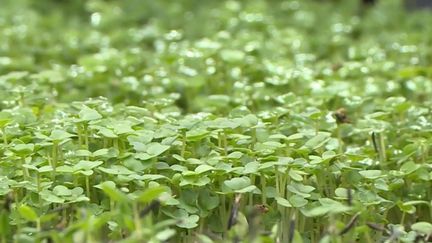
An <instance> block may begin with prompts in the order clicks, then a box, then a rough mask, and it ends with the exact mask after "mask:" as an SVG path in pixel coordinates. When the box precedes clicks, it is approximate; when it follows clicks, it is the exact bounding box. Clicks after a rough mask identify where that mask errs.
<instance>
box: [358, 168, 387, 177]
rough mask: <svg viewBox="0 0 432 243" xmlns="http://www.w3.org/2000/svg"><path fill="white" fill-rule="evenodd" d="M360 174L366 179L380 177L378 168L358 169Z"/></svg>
mask: <svg viewBox="0 0 432 243" xmlns="http://www.w3.org/2000/svg"><path fill="white" fill-rule="evenodd" d="M359 173H360V175H362V176H363V177H364V178H367V179H377V178H380V177H381V173H382V172H381V171H380V170H362V171H359Z"/></svg>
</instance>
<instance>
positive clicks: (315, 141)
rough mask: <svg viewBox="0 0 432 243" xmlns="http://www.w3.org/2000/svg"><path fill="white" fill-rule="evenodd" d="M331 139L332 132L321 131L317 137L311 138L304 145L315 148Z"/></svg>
mask: <svg viewBox="0 0 432 243" xmlns="http://www.w3.org/2000/svg"><path fill="white" fill-rule="evenodd" d="M329 140H330V133H324V132H320V133H318V135H316V136H315V137H313V138H311V139H309V140H308V141H307V142H306V143H305V144H304V147H306V148H309V149H312V150H315V149H318V148H320V147H322V146H324V145H325V144H326V143H327V142H328V141H329Z"/></svg>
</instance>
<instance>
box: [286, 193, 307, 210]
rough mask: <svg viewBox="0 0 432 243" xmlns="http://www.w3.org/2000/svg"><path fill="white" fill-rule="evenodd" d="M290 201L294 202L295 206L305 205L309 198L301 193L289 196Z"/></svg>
mask: <svg viewBox="0 0 432 243" xmlns="http://www.w3.org/2000/svg"><path fill="white" fill-rule="evenodd" d="M289 201H290V203H291V204H292V206H293V207H295V208H300V207H303V206H305V205H306V204H307V203H308V200H306V199H304V198H303V197H301V196H299V195H292V196H291V197H290V198H289Z"/></svg>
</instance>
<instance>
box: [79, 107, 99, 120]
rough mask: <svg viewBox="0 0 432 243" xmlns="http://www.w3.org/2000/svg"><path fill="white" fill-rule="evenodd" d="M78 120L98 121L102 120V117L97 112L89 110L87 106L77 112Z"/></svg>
mask: <svg viewBox="0 0 432 243" xmlns="http://www.w3.org/2000/svg"><path fill="white" fill-rule="evenodd" d="M78 115H79V118H80V120H81V121H86V122H88V121H93V120H99V119H101V118H102V115H101V114H99V112H97V111H96V110H94V109H91V108H89V107H87V106H84V107H83V108H82V109H81V111H80V112H79V114H78Z"/></svg>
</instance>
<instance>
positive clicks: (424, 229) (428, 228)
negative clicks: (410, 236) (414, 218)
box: [411, 222, 432, 235]
mask: <svg viewBox="0 0 432 243" xmlns="http://www.w3.org/2000/svg"><path fill="white" fill-rule="evenodd" d="M411 229H412V230H415V231H417V232H419V233H422V234H425V235H431V234H432V224H431V223H429V222H417V223H414V224H413V225H411Z"/></svg>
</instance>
